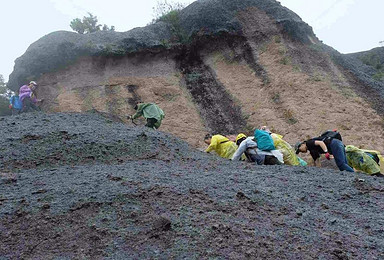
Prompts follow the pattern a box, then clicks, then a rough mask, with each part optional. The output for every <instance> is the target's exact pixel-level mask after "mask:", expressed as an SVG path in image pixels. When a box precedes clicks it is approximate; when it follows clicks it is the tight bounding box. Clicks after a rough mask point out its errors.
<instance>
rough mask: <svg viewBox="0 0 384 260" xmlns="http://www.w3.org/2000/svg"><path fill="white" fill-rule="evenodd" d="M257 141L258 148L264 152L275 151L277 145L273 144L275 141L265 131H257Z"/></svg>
mask: <svg viewBox="0 0 384 260" xmlns="http://www.w3.org/2000/svg"><path fill="white" fill-rule="evenodd" d="M255 139H256V142H257V147H258V148H259V149H260V150H262V151H270V150H275V149H276V148H275V145H274V144H273V139H272V137H271V135H270V134H269V133H268V132H266V131H263V130H259V129H257V130H256V131H255Z"/></svg>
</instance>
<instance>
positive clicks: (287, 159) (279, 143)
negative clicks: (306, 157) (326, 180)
mask: <svg viewBox="0 0 384 260" xmlns="http://www.w3.org/2000/svg"><path fill="white" fill-rule="evenodd" d="M260 129H261V130H264V131H267V132H269V133H271V131H270V130H269V128H268V127H267V126H262V127H260ZM271 137H272V139H273V144H274V145H275V147H276V149H277V150H279V151H280V152H281V153H282V154H283V159H284V164H286V165H306V163H305V162H300V159H299V157H298V156H297V155H296V153H295V150H293V148H292V146H291V145H290V144H289V143H287V142H286V141H284V140H283V136H282V135H279V134H276V133H271Z"/></svg>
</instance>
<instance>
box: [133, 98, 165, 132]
mask: <svg viewBox="0 0 384 260" xmlns="http://www.w3.org/2000/svg"><path fill="white" fill-rule="evenodd" d="M141 116H144V118H146V119H148V118H154V119H156V120H157V122H156V124H155V127H156V128H159V127H160V125H161V121H162V120H163V118H164V116H165V114H164V111H163V110H161V108H160V107H158V105H156V104H153V103H141V104H139V105H138V106H137V111H136V114H134V115H133V116H132V118H133V119H136V118H138V117H141Z"/></svg>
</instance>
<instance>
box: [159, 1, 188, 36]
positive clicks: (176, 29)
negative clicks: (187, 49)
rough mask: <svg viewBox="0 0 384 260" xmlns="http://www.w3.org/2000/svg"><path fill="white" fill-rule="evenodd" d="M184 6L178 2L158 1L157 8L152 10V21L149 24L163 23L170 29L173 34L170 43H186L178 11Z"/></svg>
mask: <svg viewBox="0 0 384 260" xmlns="http://www.w3.org/2000/svg"><path fill="white" fill-rule="evenodd" d="M185 6H186V4H183V3H178V2H169V1H167V0H163V1H158V2H157V6H156V7H154V8H153V14H154V19H152V22H151V24H155V23H157V22H165V23H167V24H168V25H169V26H170V27H171V31H172V34H173V39H171V41H172V42H179V43H186V42H187V41H188V36H187V34H186V33H185V31H184V29H183V28H182V26H181V22H180V11H181V10H183V9H184V8H185Z"/></svg>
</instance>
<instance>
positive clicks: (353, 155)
mask: <svg viewBox="0 0 384 260" xmlns="http://www.w3.org/2000/svg"><path fill="white" fill-rule="evenodd" d="M372 152H375V151H366V150H362V149H359V148H357V147H356V146H353V145H347V146H346V147H345V153H346V155H347V161H348V164H349V165H350V166H351V167H353V168H355V169H356V170H358V171H362V172H364V173H366V174H368V175H374V176H378V177H384V175H383V174H382V173H380V165H379V164H378V162H377V161H376V160H375V157H374V155H375V154H373V153H372ZM377 158H379V157H377ZM379 162H380V161H379Z"/></svg>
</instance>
